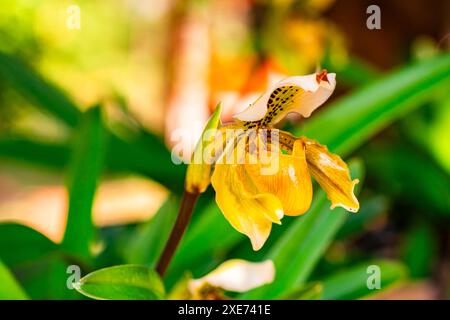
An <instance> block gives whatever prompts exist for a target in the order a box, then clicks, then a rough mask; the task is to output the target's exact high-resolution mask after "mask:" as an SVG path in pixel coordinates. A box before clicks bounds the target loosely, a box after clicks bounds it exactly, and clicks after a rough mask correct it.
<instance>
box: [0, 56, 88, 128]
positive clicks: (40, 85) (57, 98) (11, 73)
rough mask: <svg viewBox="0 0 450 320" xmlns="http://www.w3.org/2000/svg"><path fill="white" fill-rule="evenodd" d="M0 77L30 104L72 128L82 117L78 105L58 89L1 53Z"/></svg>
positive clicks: (12, 58)
mask: <svg viewBox="0 0 450 320" xmlns="http://www.w3.org/2000/svg"><path fill="white" fill-rule="evenodd" d="M0 77H1V78H3V79H5V80H6V81H8V82H9V83H10V85H11V86H12V87H13V88H14V89H15V90H17V91H18V92H20V93H21V94H22V95H23V96H25V97H26V98H27V99H28V100H29V101H30V102H32V103H33V104H35V105H37V106H39V107H41V108H42V109H44V110H47V111H48V112H50V113H51V114H53V115H55V116H56V117H58V118H59V119H61V120H63V121H64V122H65V123H67V124H68V125H70V126H75V125H76V124H77V122H78V118H79V116H80V111H79V109H78V108H77V107H76V105H75V104H74V103H73V102H72V101H71V100H70V99H69V98H68V97H67V96H66V95H65V94H64V93H63V92H62V91H61V90H60V89H58V88H56V87H55V86H54V85H52V84H50V83H49V82H48V81H47V80H45V79H44V78H42V77H41V76H40V75H39V74H38V73H37V72H35V71H34V70H33V69H31V68H29V67H27V66H25V65H24V64H23V63H22V62H21V61H19V60H18V59H17V58H15V57H12V56H10V55H6V54H4V53H2V52H0Z"/></svg>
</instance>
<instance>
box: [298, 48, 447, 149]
mask: <svg viewBox="0 0 450 320" xmlns="http://www.w3.org/2000/svg"><path fill="white" fill-rule="evenodd" d="M338 76H339V75H338ZM338 80H339V79H338ZM449 83H450V54H445V55H441V56H437V57H435V58H433V59H429V60H426V61H424V62H420V63H417V64H415V65H412V66H409V67H406V68H403V69H401V70H400V71H396V72H394V73H392V74H390V75H388V76H385V77H382V78H380V79H379V80H377V81H375V82H373V83H372V84H370V85H369V86H367V87H365V88H363V89H361V90H359V91H357V92H356V93H354V94H351V95H348V96H346V97H344V98H342V99H340V100H339V101H337V102H336V103H334V104H332V105H329V106H327V107H326V109H325V110H323V111H322V112H318V113H317V114H316V115H315V116H313V117H312V118H311V119H309V120H308V121H306V122H305V125H304V127H303V128H302V130H298V131H297V132H296V133H297V134H302V135H305V136H307V137H309V138H313V139H316V140H318V141H319V142H320V143H321V144H324V145H327V146H328V147H329V149H330V150H332V151H333V152H335V153H337V154H339V155H340V156H345V155H347V154H349V153H350V152H352V151H353V150H355V149H356V148H357V147H359V146H360V145H361V144H363V143H364V142H365V141H367V139H369V138H370V137H372V136H373V135H374V134H375V133H376V132H378V131H380V130H381V129H383V128H384V127H386V126H387V125H389V124H390V123H392V122H393V121H395V120H396V119H398V118H400V117H401V116H402V115H404V114H406V113H407V112H409V111H411V110H412V109H413V108H415V107H418V106H419V105H420V103H422V102H424V101H425V100H426V99H430V98H431V97H433V95H434V94H435V92H436V91H435V90H436V89H439V88H443V87H444V86H445V85H448V84H449Z"/></svg>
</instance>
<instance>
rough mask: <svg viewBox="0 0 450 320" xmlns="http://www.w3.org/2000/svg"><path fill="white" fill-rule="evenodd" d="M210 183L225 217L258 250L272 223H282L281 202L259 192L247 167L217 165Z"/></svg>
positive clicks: (240, 165)
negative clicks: (246, 169)
mask: <svg viewBox="0 0 450 320" xmlns="http://www.w3.org/2000/svg"><path fill="white" fill-rule="evenodd" d="M211 183H212V185H213V187H214V190H215V191H216V202H217V205H218V206H219V208H220V210H221V211H222V213H223V214H224V216H225V218H226V219H227V220H228V221H229V222H230V224H231V225H232V226H233V227H234V228H235V229H236V230H237V231H239V232H241V233H243V234H245V235H247V236H248V237H249V238H250V241H251V243H252V247H253V250H255V251H256V250H259V249H260V248H261V247H262V246H263V244H264V243H265V241H266V240H267V238H268V237H269V234H270V230H271V228H272V222H275V223H280V219H281V218H282V217H283V207H282V205H281V202H280V200H278V198H277V197H276V196H274V195H272V194H269V193H259V192H258V191H257V190H256V189H255V186H254V185H253V184H252V182H251V180H250V177H249V175H248V174H247V172H246V171H245V165H244V164H216V167H215V169H214V173H213V175H212V178H211Z"/></svg>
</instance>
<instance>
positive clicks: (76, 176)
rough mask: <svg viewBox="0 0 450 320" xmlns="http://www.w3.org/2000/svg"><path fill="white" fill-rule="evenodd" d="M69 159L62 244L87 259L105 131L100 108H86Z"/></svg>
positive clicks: (92, 229)
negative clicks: (65, 224)
mask: <svg viewBox="0 0 450 320" xmlns="http://www.w3.org/2000/svg"><path fill="white" fill-rule="evenodd" d="M77 134H78V136H77V137H76V140H75V141H74V142H75V143H74V149H73V154H72V159H71V162H70V175H69V182H68V189H69V213H68V218H67V226H66V232H65V234H64V239H63V242H62V247H63V248H64V249H66V250H67V251H68V252H70V253H72V254H76V255H78V256H81V257H84V258H88V257H89V256H90V253H89V245H90V244H91V241H92V238H93V232H94V228H93V223H92V217H91V211H92V203H93V200H94V194H95V190H96V188H97V183H98V179H99V177H100V174H101V170H102V164H103V158H104V151H105V143H106V138H107V136H106V131H105V129H104V127H103V124H102V119H101V112H100V108H99V107H95V108H91V109H90V110H88V111H87V112H86V113H85V114H84V115H83V118H82V121H81V122H80V129H79V130H78V132H77Z"/></svg>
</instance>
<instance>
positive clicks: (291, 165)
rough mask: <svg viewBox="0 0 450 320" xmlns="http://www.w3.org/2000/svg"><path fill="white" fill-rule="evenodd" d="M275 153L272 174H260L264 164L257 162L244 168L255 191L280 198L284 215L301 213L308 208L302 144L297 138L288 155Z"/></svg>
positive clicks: (309, 192)
mask: <svg viewBox="0 0 450 320" xmlns="http://www.w3.org/2000/svg"><path fill="white" fill-rule="evenodd" d="M277 156H278V159H277V162H278V163H277V168H276V170H275V172H274V173H273V174H261V172H262V171H261V169H262V168H263V167H264V166H263V165H261V164H246V165H245V168H246V171H247V172H248V174H249V176H250V177H251V179H252V181H253V183H254V184H255V185H256V188H257V189H258V191H259V192H261V193H270V194H273V195H275V196H276V197H277V198H278V199H279V200H280V201H281V203H282V205H283V211H284V214H285V215H289V216H297V215H301V214H303V213H305V212H306V211H307V210H308V209H309V207H310V205H311V200H312V183H311V177H310V174H309V171H308V167H307V163H306V158H305V145H304V143H303V142H302V141H300V140H297V141H296V142H295V144H294V147H293V151H292V155H287V154H281V153H279V154H277ZM272 165H273V163H272Z"/></svg>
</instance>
